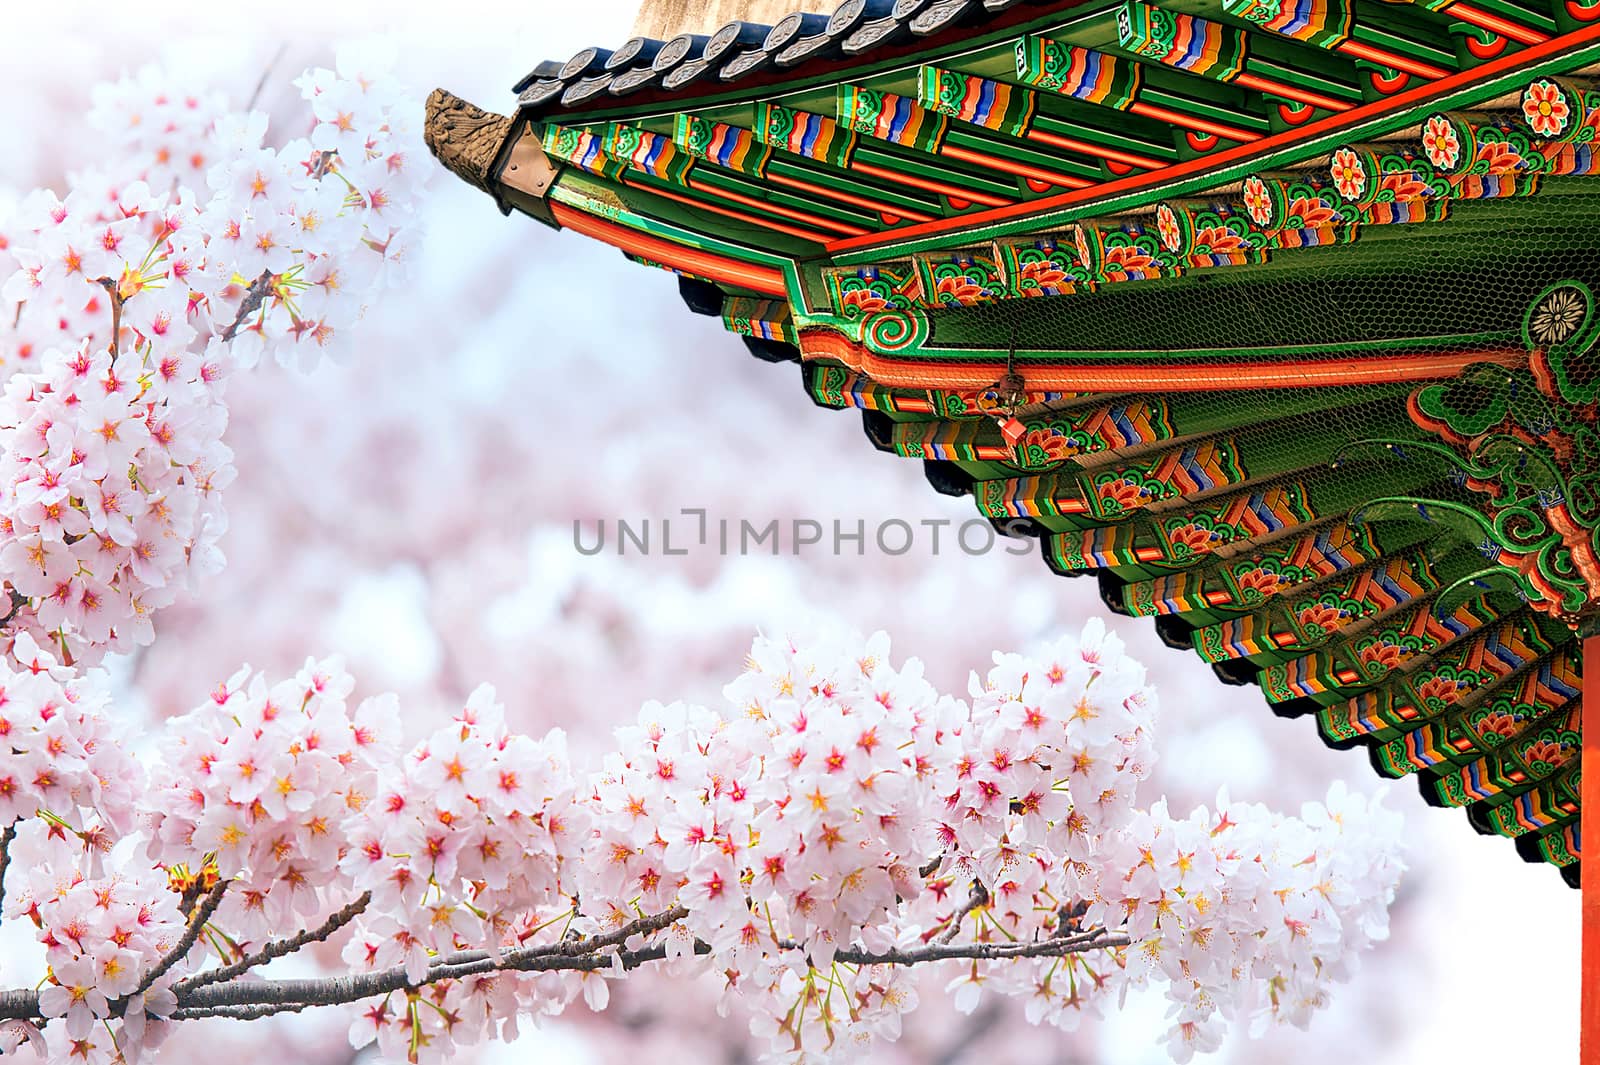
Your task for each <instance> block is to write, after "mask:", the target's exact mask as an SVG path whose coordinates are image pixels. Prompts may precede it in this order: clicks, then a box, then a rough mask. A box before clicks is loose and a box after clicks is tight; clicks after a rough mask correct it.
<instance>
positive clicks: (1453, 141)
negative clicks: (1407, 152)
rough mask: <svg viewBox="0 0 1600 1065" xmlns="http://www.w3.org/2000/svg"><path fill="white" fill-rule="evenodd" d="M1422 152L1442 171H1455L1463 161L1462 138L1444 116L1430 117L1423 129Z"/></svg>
mask: <svg viewBox="0 0 1600 1065" xmlns="http://www.w3.org/2000/svg"><path fill="white" fill-rule="evenodd" d="M1422 150H1423V152H1424V153H1426V154H1427V156H1428V162H1429V163H1432V164H1433V165H1434V166H1436V167H1438V168H1439V169H1440V170H1454V169H1455V168H1456V163H1458V162H1460V161H1461V138H1460V137H1458V136H1456V130H1455V127H1454V126H1452V125H1451V124H1450V120H1449V119H1448V118H1445V117H1444V116H1443V115H1433V116H1431V117H1429V119H1428V121H1427V123H1426V124H1425V125H1423V127H1422Z"/></svg>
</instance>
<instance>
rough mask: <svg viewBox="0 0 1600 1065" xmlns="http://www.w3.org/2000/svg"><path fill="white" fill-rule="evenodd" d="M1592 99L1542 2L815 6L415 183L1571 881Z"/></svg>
mask: <svg viewBox="0 0 1600 1065" xmlns="http://www.w3.org/2000/svg"><path fill="white" fill-rule="evenodd" d="M1597 70H1600V3H1596V4H1594V5H1592V6H1585V5H1584V4H1583V3H1582V2H1580V0H1554V2H1545V0H1423V2H1418V3H1388V2H1380V0H1161V2H1160V3H1150V2H1146V0H1120V2H1106V0H1085V2H1079V3H1062V2H1054V3H1052V2H1042V3H1032V4H1027V3H1021V2H1015V0H899V2H891V0H849V2H847V3H845V4H844V5H842V6H841V7H840V8H839V9H838V10H837V11H836V12H835V13H834V14H833V15H832V16H831V17H823V16H811V15H793V16H790V17H789V18H786V19H784V20H783V21H781V22H780V23H778V24H777V25H776V26H773V27H770V28H769V27H764V26H751V25H748V24H744V23H734V24H731V25H729V26H726V27H724V28H723V29H721V30H719V31H718V32H716V33H715V34H710V35H706V36H703V37H702V36H693V35H685V36H682V37H678V38H674V39H673V40H671V41H666V42H661V41H649V40H642V39H635V40H633V41H629V42H626V43H625V44H623V45H621V46H620V47H618V48H616V49H614V50H611V51H607V50H605V49H587V50H585V51H583V52H580V53H579V54H578V55H576V56H573V57H572V58H571V59H570V60H567V61H565V62H551V63H546V64H543V65H541V66H540V67H538V68H536V69H535V70H534V71H533V72H532V73H531V74H529V75H528V76H527V77H525V78H523V79H522V80H521V81H520V82H519V83H518V84H517V87H516V91H517V92H518V93H519V94H520V95H519V96H518V99H517V107H516V110H515V114H514V115H512V116H505V117H502V116H499V115H493V114H489V113H487V112H481V111H478V110H477V109H476V108H473V107H471V105H467V104H465V103H464V102H462V101H459V100H456V99H454V98H452V97H449V96H448V94H443V93H436V94H435V97H434V99H433V100H431V101H430V143H431V144H432V146H433V147H434V149H435V151H436V152H437V153H438V154H439V155H440V157H441V159H443V160H444V161H445V162H446V163H447V165H450V166H451V167H452V169H454V170H456V172H457V173H459V174H461V175H462V176H463V177H465V178H466V179H467V180H469V181H472V182H473V183H475V184H477V185H479V186H480V187H482V188H484V189H486V190H487V191H489V192H490V193H491V194H492V195H494V196H495V198H496V199H497V201H498V202H499V203H500V204H501V206H502V208H504V209H507V210H509V209H512V208H516V209H518V210H521V211H523V212H525V213H527V214H530V215H532V216H533V217H535V218H538V219H540V220H542V221H545V222H547V223H549V224H553V225H557V226H560V227H563V228H569V229H575V230H578V231H580V232H583V233H586V234H588V235H590V236H592V237H594V238H596V239H599V240H602V241H605V242H607V243H611V244H614V245H616V246H617V247H620V248H621V249H623V251H624V252H625V253H627V254H628V255H629V256H630V257H631V258H633V259H635V260H637V261H640V262H643V263H647V264H650V265H653V266H659V267H664V268H666V269H670V270H673V271H675V272H677V273H678V274H680V275H681V277H682V281H681V285H682V287H683V291H684V293H685V298H686V301H687V302H688V303H689V304H690V306H691V307H692V308H693V309H695V310H698V311H701V312H702V313H711V314H717V315H720V316H721V317H722V318H723V320H724V321H725V323H726V324H727V326H728V328H729V329H731V330H733V331H734V332H736V333H739V334H741V335H743V336H744V337H745V339H746V343H747V344H748V346H749V347H750V349H751V350H752V351H753V352H754V353H756V354H757V355H759V356H761V357H763V358H766V359H768V360H772V361H783V360H790V359H792V360H795V361H799V362H800V363H801V367H802V373H803V379H804V385H805V388H806V390H807V392H808V393H809V394H810V396H811V397H812V399H813V400H815V401H816V402H817V403H819V404H821V405H823V406H827V407H833V408H841V409H844V408H849V409H855V410H859V411H860V412H861V416H862V418H863V422H864V425H865V429H866V435H867V436H868V438H869V439H870V441H871V442H872V444H873V445H874V446H875V447H877V448H878V449H880V450H883V451H887V452H890V453H893V454H897V455H901V456H904V457H906V458H910V459H915V460H918V461H920V462H921V464H922V466H923V469H924V471H925V472H926V474H927V477H928V479H929V481H930V482H931V483H932V485H933V487H934V488H935V489H937V490H939V491H941V492H945V493H949V494H956V495H963V496H970V497H971V498H972V500H973V502H974V505H975V507H976V510H977V513H978V514H979V515H981V516H983V517H984V518H987V519H989V520H990V521H992V522H994V523H995V524H996V526H997V527H999V528H1001V529H1002V530H1003V531H1005V532H1007V533H1008V534H1013V535H1022V536H1031V537H1035V538H1037V540H1038V542H1039V545H1040V551H1041V554H1042V556H1043V563H1044V565H1045V566H1047V567H1048V568H1049V569H1050V570H1051V571H1053V572H1055V573H1058V574H1061V575H1064V576H1087V577H1089V578H1091V579H1093V580H1095V581H1097V582H1098V585H1099V589H1100V593H1101V596H1102V598H1103V599H1104V601H1105V603H1106V605H1107V607H1108V608H1109V609H1111V610H1113V611H1116V612H1118V613H1123V614H1129V615H1137V616H1147V617H1150V618H1151V619H1152V620H1153V623H1154V624H1155V625H1156V628H1157V630H1158V632H1160V634H1161V635H1162V637H1163V638H1164V639H1165V640H1166V641H1167V642H1168V643H1170V644H1172V645H1174V646H1177V647H1183V648H1190V649H1192V650H1193V652H1194V653H1197V654H1199V655H1200V656H1201V657H1202V658H1203V659H1205V660H1206V661H1207V662H1209V663H1210V664H1211V665H1212V666H1213V668H1214V669H1215V671H1216V673H1217V675H1218V677H1219V678H1220V679H1222V680H1223V681H1224V682H1226V683H1231V684H1241V685H1255V686H1257V687H1259V689H1260V691H1261V693H1262V694H1263V695H1264V696H1265V700H1266V703H1267V704H1268V706H1269V707H1270V708H1271V709H1272V710H1273V711H1274V712H1275V713H1278V714H1281V715H1285V716H1303V717H1305V718H1307V719H1308V721H1310V722H1314V723H1315V727H1316V728H1317V729H1318V730H1319V731H1320V733H1321V735H1322V736H1323V738H1324V739H1325V740H1326V741H1327V742H1329V743H1330V744H1332V745H1335V746H1361V747H1364V748H1365V749H1366V750H1367V751H1368V754H1369V756H1370V758H1371V761H1372V764H1373V766H1374V767H1375V768H1376V769H1377V771H1378V772H1379V773H1381V774H1383V775H1386V776H1391V777H1401V776H1410V777H1413V778H1414V779H1416V781H1417V782H1418V784H1419V785H1420V787H1421V789H1422V792H1423V794H1424V796H1426V797H1427V798H1428V799H1429V801H1430V802H1433V803H1436V804H1439V805H1446V806H1458V807H1461V808H1463V809H1464V810H1465V811H1466V813H1467V815H1468V817H1469V818H1470V819H1471V822H1472V824H1473V825H1474V826H1476V827H1477V828H1479V829H1480V830H1481V831H1484V832H1486V833H1491V834H1496V835H1501V836H1507V837H1511V838H1512V839H1514V840H1515V841H1516V844H1517V848H1518V850H1519V851H1520V852H1521V853H1522V854H1523V856H1524V857H1527V858H1528V859H1530V860H1534V861H1547V862H1550V863H1552V864H1554V865H1556V866H1558V867H1561V869H1562V871H1563V873H1564V875H1566V876H1567V878H1568V879H1569V881H1570V882H1572V883H1574V884H1575V883H1576V882H1577V875H1576V874H1577V868H1578V866H1577V862H1578V858H1579V855H1580V847H1579V834H1578V826H1579V815H1580V794H1579V782H1580V776H1579V758H1578V754H1579V749H1580V745H1581V737H1580V702H1581V692H1582V684H1583V682H1582V677H1581V673H1582V669H1583V664H1582V652H1581V644H1582V640H1583V638H1584V637H1585V636H1586V635H1592V634H1594V633H1595V631H1596V629H1597V627H1600V626H1597V615H1600V425H1597V411H1600V403H1597V401H1600V363H1597V360H1596V356H1595V354H1594V348H1595V344H1596V341H1597V340H1600V312H1597V309H1596V296H1595V292H1596V291H1597V290H1600V289H1597V286H1600V252H1596V251H1595V249H1596V248H1600V198H1597V197H1596V196H1595V193H1596V192H1597V191H1600V181H1592V180H1590V176H1591V173H1592V172H1594V171H1596V170H1597V169H1600V167H1597V163H1596V159H1595V155H1594V146H1595V139H1596V133H1597V131H1600V92H1597V91H1596V88H1595V83H1594V82H1592V81H1591V80H1589V79H1590V77H1591V76H1592V75H1593V74H1594V73H1595V72H1596V71H1597Z"/></svg>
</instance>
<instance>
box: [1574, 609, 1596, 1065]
mask: <svg viewBox="0 0 1600 1065" xmlns="http://www.w3.org/2000/svg"><path fill="white" fill-rule="evenodd" d="M1579 835H1580V837H1581V842H1580V843H1579V847H1580V848H1581V850H1582V852H1583V853H1582V855H1581V857H1582V859H1583V992H1582V1003H1583V1004H1582V1006H1581V1007H1580V1010H1579V1014H1580V1016H1581V1017H1582V1028H1581V1030H1580V1031H1579V1051H1578V1060H1579V1061H1583V1062H1596V1061H1600V856H1597V857H1593V858H1591V857H1590V856H1589V854H1588V850H1589V848H1590V847H1591V846H1595V844H1594V843H1592V842H1591V841H1592V840H1600V636H1591V637H1589V638H1588V639H1587V640H1585V641H1584V644H1583V821H1582V824H1581V826H1580V827H1579ZM1597 849H1600V848H1597Z"/></svg>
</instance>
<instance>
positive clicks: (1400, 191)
mask: <svg viewBox="0 0 1600 1065" xmlns="http://www.w3.org/2000/svg"><path fill="white" fill-rule="evenodd" d="M1378 188H1379V189H1381V190H1382V191H1383V192H1385V193H1388V194H1389V196H1387V197H1385V198H1386V199H1393V200H1394V202H1395V203H1410V202H1411V201H1412V200H1420V199H1422V197H1424V196H1426V195H1427V194H1428V192H1429V191H1430V190H1429V187H1428V183H1427V182H1426V181H1423V180H1422V179H1421V178H1419V177H1417V175H1416V174H1414V173H1412V172H1411V171H1409V170H1396V171H1392V172H1390V173H1387V174H1385V175H1383V178H1382V180H1381V181H1380V182H1379V183H1378Z"/></svg>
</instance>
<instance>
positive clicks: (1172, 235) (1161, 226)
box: [1156, 204, 1183, 251]
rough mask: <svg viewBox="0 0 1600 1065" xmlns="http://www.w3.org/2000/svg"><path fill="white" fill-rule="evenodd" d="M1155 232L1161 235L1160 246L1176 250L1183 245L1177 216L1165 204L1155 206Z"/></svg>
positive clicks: (1181, 231)
mask: <svg viewBox="0 0 1600 1065" xmlns="http://www.w3.org/2000/svg"><path fill="white" fill-rule="evenodd" d="M1156 233H1157V234H1158V235H1159V236H1160V237H1161V246H1162V247H1164V248H1166V249H1167V250H1168V251H1177V250H1178V249H1179V248H1180V247H1182V246H1183V230H1182V229H1180V228H1179V226H1178V216H1177V215H1176V214H1174V213H1173V211H1172V208H1171V207H1168V206H1167V205H1166V204H1162V205H1161V206H1159V207H1157V208H1156Z"/></svg>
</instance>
